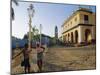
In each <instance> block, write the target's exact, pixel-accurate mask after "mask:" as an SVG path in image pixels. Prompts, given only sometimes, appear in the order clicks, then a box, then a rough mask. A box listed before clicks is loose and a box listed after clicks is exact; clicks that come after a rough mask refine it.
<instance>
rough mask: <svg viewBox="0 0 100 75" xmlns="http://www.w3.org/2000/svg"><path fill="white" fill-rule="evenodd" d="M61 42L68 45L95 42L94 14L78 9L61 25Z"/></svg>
mask: <svg viewBox="0 0 100 75" xmlns="http://www.w3.org/2000/svg"><path fill="white" fill-rule="evenodd" d="M62 40H63V42H66V43H67V42H70V43H92V42H95V41H96V14H95V13H94V12H92V11H91V10H90V9H87V8H80V9H78V10H76V11H75V12H73V14H72V15H71V16H70V17H69V18H68V19H67V20H65V22H64V23H63V25H62Z"/></svg>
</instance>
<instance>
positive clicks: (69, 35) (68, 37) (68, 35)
mask: <svg viewBox="0 0 100 75" xmlns="http://www.w3.org/2000/svg"><path fill="white" fill-rule="evenodd" d="M69 39H70V34H69V33H68V42H69Z"/></svg>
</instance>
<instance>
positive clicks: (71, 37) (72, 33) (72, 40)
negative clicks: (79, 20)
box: [71, 32, 73, 43]
mask: <svg viewBox="0 0 100 75" xmlns="http://www.w3.org/2000/svg"><path fill="white" fill-rule="evenodd" d="M71 42H72V43H73V32H71Z"/></svg>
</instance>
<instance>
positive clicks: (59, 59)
mask: <svg viewBox="0 0 100 75" xmlns="http://www.w3.org/2000/svg"><path fill="white" fill-rule="evenodd" d="M95 49H96V48H95V46H86V47H68V48H63V47H62V48H59V47H56V48H55V47H52V48H48V49H46V50H45V52H44V59H43V62H44V63H43V72H55V71H73V70H88V69H95V68H96V61H95V60H96V51H95ZM21 59H22V55H20V57H19V58H18V57H17V58H16V59H13V60H12V74H16V73H17V74H19V73H24V71H23V67H21V65H20V62H21ZM36 60H37V58H36V51H35V49H32V51H31V52H30V62H31V73H36V72H37V71H38V67H37V64H36ZM15 64H16V65H15Z"/></svg>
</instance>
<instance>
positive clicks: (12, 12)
mask: <svg viewBox="0 0 100 75" xmlns="http://www.w3.org/2000/svg"><path fill="white" fill-rule="evenodd" d="M12 2H13V3H14V4H15V5H18V0H12ZM11 18H12V20H14V18H15V13H14V9H13V7H11Z"/></svg>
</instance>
